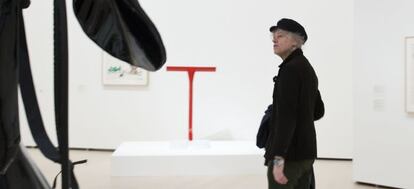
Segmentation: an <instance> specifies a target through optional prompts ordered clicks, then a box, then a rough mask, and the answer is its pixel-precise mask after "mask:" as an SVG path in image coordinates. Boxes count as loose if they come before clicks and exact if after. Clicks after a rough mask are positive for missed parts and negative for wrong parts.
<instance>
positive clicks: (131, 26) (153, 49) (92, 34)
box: [73, 0, 166, 71]
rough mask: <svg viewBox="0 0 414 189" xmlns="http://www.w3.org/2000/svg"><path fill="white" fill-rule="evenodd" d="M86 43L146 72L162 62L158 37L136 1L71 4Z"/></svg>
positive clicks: (77, 1)
mask: <svg viewBox="0 0 414 189" xmlns="http://www.w3.org/2000/svg"><path fill="white" fill-rule="evenodd" d="M73 8H74V11H75V15H76V17H77V19H78V21H79V23H80V25H81V27H82V29H83V30H84V32H85V33H86V34H87V35H88V37H89V38H90V39H92V40H93V41H94V42H95V43H96V44H97V45H98V46H100V47H101V48H102V49H104V50H105V51H106V52H108V53H109V54H111V55H112V56H114V57H116V58H119V59H121V60H123V61H125V62H128V63H130V64H132V65H136V66H138V67H141V68H143V69H146V70H149V71H156V70H158V69H160V68H161V67H162V66H163V65H164V63H165V61H166V53H165V48H164V45H163V43H162V40H161V37H160V35H159V33H158V31H157V29H156V27H155V26H154V24H153V23H152V21H151V20H150V18H149V17H148V16H147V15H146V13H145V12H144V10H143V9H142V8H141V6H140V5H139V3H138V1H137V0H74V1H73Z"/></svg>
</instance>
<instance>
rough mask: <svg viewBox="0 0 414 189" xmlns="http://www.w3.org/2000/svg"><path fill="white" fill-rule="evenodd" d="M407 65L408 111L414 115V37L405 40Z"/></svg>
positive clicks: (406, 89) (406, 101)
mask: <svg viewBox="0 0 414 189" xmlns="http://www.w3.org/2000/svg"><path fill="white" fill-rule="evenodd" d="M405 64H406V66H405V71H406V78H405V85H406V86H405V91H406V94H405V96H406V100H405V103H406V110H407V112H408V113H414V37H406V38H405Z"/></svg>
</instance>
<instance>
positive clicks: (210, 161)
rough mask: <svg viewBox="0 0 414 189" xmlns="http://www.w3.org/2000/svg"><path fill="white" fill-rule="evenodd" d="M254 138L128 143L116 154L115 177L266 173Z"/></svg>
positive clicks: (113, 168) (113, 159)
mask: <svg viewBox="0 0 414 189" xmlns="http://www.w3.org/2000/svg"><path fill="white" fill-rule="evenodd" d="M263 154H264V151H263V150H261V149H258V148H257V147H256V146H255V142H254V141H194V142H186V141H172V142H124V143H122V144H121V145H120V146H119V147H118V148H117V149H116V150H115V152H114V153H113V154H112V159H111V163H112V176H177V175H193V176H194V175H246V174H264V173H265V171H266V167H265V166H264V165H263V163H264V158H263Z"/></svg>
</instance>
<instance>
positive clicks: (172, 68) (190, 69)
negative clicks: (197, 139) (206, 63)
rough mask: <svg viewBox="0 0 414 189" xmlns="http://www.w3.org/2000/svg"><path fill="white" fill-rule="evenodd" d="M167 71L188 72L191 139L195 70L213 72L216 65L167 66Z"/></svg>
mask: <svg viewBox="0 0 414 189" xmlns="http://www.w3.org/2000/svg"><path fill="white" fill-rule="evenodd" d="M167 71H186V72H187V73H188V82H189V97H188V98H189V102H188V109H189V110H188V114H189V116H188V140H190V141H192V140H193V80H194V75H195V72H197V71H200V72H215V71H216V67H183V66H168V67H167Z"/></svg>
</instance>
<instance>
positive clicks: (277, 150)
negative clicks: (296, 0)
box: [265, 18, 324, 189]
mask: <svg viewBox="0 0 414 189" xmlns="http://www.w3.org/2000/svg"><path fill="white" fill-rule="evenodd" d="M270 32H271V33H272V36H273V50H274V53H275V54H276V55H278V56H279V57H280V58H282V60H283V62H282V63H281V64H280V65H279V73H278V75H277V77H275V78H274V82H275V85H274V90H273V112H272V114H271V122H270V123H271V124H270V131H269V132H270V133H269V138H268V140H267V142H266V147H265V149H266V153H265V159H266V165H267V166H268V183H269V189H302V188H303V189H309V187H310V185H311V178H312V170H313V169H312V166H313V163H314V161H315V159H316V156H317V150H316V133H315V126H314V120H317V119H319V118H321V117H322V116H323V113H324V107H323V102H322V100H321V97H320V94H319V91H318V78H317V76H316V73H315V71H314V70H313V68H312V66H311V64H310V63H309V61H308V60H307V59H306V57H305V56H304V55H303V52H302V49H301V47H302V45H303V44H304V43H305V42H306V40H307V39H308V36H307V34H306V31H305V29H304V27H303V26H302V25H300V24H299V23H297V22H296V21H294V20H291V19H286V18H284V19H281V20H279V21H278V23H277V25H276V26H272V27H271V28H270Z"/></svg>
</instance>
